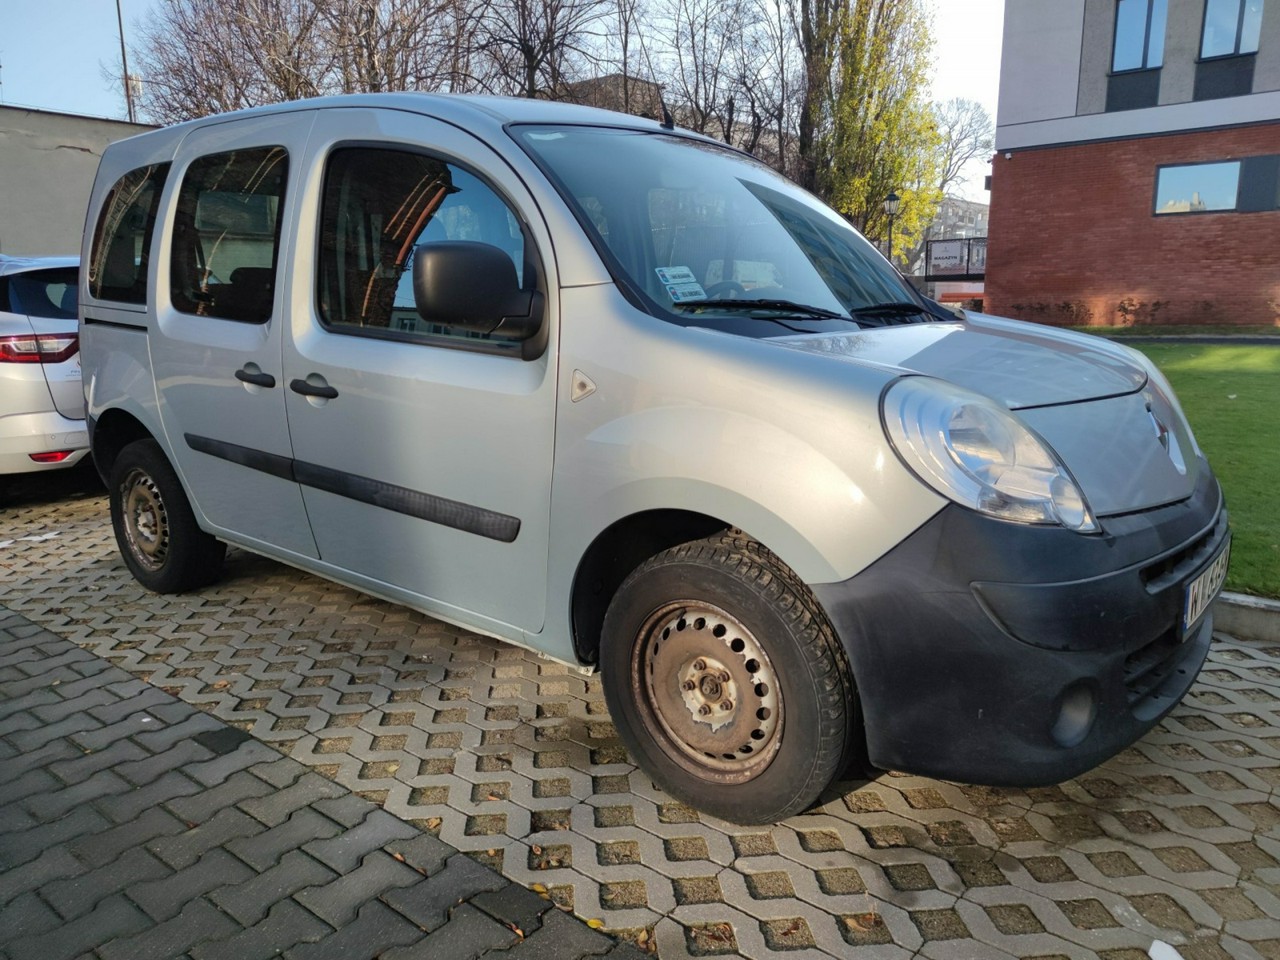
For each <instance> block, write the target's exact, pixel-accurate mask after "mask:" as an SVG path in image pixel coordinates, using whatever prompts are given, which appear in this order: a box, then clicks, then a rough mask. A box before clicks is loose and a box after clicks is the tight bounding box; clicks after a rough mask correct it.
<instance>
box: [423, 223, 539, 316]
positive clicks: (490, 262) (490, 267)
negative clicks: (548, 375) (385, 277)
mask: <svg viewBox="0 0 1280 960" xmlns="http://www.w3.org/2000/svg"><path fill="white" fill-rule="evenodd" d="M413 299H414V305H415V306H416V307H417V309H418V316H420V317H422V319H423V320H425V321H427V322H428V323H438V324H443V325H445V326H450V327H457V328H458V329H460V330H470V331H475V332H476V333H500V334H504V335H506V336H510V337H514V338H515V339H518V340H527V339H529V338H530V337H532V336H533V335H534V334H536V333H537V332H538V330H539V328H541V326H542V295H541V294H540V293H538V292H537V291H536V290H521V289H520V283H519V281H518V280H517V279H516V268H515V264H513V263H512V262H511V258H510V257H509V256H507V254H506V253H504V252H503V251H502V250H499V249H498V248H497V247H494V246H491V245H490V244H487V243H472V242H470V241H464V240H449V241H444V242H440V243H426V244H423V245H422V246H420V247H418V249H417V250H416V251H415V252H414V255H413Z"/></svg>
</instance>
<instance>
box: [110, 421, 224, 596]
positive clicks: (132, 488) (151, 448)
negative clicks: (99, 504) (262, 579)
mask: <svg viewBox="0 0 1280 960" xmlns="http://www.w3.org/2000/svg"><path fill="white" fill-rule="evenodd" d="M109 496H110V501H111V525H112V527H113V528H114V529H115V534H116V544H117V545H118V546H119V548H120V555H121V556H122V557H123V558H124V562H125V566H127V567H128V568H129V572H130V573H132V574H133V576H134V579H136V580H137V581H138V582H139V583H140V584H142V585H143V586H144V587H146V588H147V589H148V590H153V591H155V592H156V593H182V592H183V591H185V590H191V589H194V588H195V587H201V586H204V585H205V584H207V583H212V582H213V581H214V580H215V579H217V576H218V573H219V571H220V570H221V568H222V559H223V557H224V555H225V554H226V550H227V548H226V545H225V544H224V543H222V542H221V541H219V540H216V539H215V538H213V537H212V536H210V535H209V534H207V533H205V532H204V531H203V530H201V529H200V527H199V525H198V524H197V523H196V519H195V515H194V514H193V513H192V511H191V504H190V503H189V502H188V501H187V495H186V492H185V491H184V490H183V489H182V484H181V483H180V482H179V480H178V475H177V474H176V473H174V471H173V467H172V466H170V465H169V461H168V460H167V459H166V458H165V455H164V451H163V450H161V449H160V445H159V444H158V443H156V442H155V441H154V440H137V441H135V442H133V443H131V444H129V445H128V446H126V447H125V448H124V449H123V450H121V451H120V454H119V456H117V457H116V461H115V463H114V464H113V465H112V467H111V487H110V493H109Z"/></svg>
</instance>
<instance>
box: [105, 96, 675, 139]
mask: <svg viewBox="0 0 1280 960" xmlns="http://www.w3.org/2000/svg"><path fill="white" fill-rule="evenodd" d="M352 107H380V108H382V109H389V110H404V111H408V112H410V113H421V114H423V115H425V116H430V117H435V118H437V119H440V120H445V121H449V122H453V123H456V124H458V125H459V126H462V127H465V128H467V129H470V130H476V128H478V127H485V126H492V127H501V126H503V125H504V124H507V123H572V124H592V125H600V126H610V127H630V128H633V129H637V130H656V129H659V121H658V120H654V119H648V118H645V117H636V116H632V115H630V114H625V113H616V112H614V111H612V110H602V109H600V108H598V107H587V106H581V105H579V104H574V103H561V102H558V101H554V100H531V99H527V98H523V97H495V96H485V95H479V94H462V93H418V92H403V93H353V94H344V95H341V96H332V97H313V98H311V99H308V100H291V101H288V102H285V103H272V104H267V105H265V106H261V107H252V108H250V109H247V110H237V111H234V112H232V113H221V114H211V115H209V116H207V117H199V118H197V119H195V120H187V121H185V122H183V123H178V124H174V125H172V126H168V127H161V128H160V129H158V130H153V131H150V132H147V133H142V134H139V135H138V136H136V137H130V138H129V141H130V142H142V141H146V142H150V143H155V142H157V141H168V140H172V139H174V138H177V139H181V138H182V137H183V136H185V135H186V133H187V132H188V131H190V130H191V129H194V128H196V127H199V126H204V125H207V124H212V123H225V122H227V121H231V120H238V119H241V118H249V117H258V116H270V115H272V114H281V113H294V112H297V111H299V110H327V109H336V108H348V109H350V108H352ZM681 132H682V133H685V134H689V135H692V136H698V134H694V133H692V132H691V131H687V130H684V131H681Z"/></svg>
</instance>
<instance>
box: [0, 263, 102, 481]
mask: <svg viewBox="0 0 1280 960" xmlns="http://www.w3.org/2000/svg"><path fill="white" fill-rule="evenodd" d="M79 273H80V260H79V258H78V257H32V258H26V257H6V256H0V475H7V474H15V473H34V472H37V471H42V470H59V469H62V468H65V467H70V466H73V465H74V464H76V463H78V462H79V461H80V460H81V459H82V458H83V457H84V455H85V454H87V453H88V452H89V434H88V432H87V431H86V430H85V422H84V391H83V389H82V388H81V385H80V336H79V333H78V331H77V326H76V324H77V321H76V299H77V293H78V290H79V287H78V278H79Z"/></svg>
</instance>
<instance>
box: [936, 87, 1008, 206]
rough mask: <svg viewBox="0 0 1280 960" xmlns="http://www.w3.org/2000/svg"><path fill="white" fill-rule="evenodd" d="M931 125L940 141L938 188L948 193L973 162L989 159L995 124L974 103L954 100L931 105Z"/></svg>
mask: <svg viewBox="0 0 1280 960" xmlns="http://www.w3.org/2000/svg"><path fill="white" fill-rule="evenodd" d="M933 117H934V124H935V126H936V127H937V130H938V135H939V137H940V138H941V144H940V146H939V150H940V158H941V159H940V166H941V175H940V177H939V180H938V189H939V190H941V191H942V192H943V193H944V194H948V195H949V194H950V192H951V188H952V187H953V186H955V184H956V183H957V182H959V180H960V178H961V176H962V175H963V174H964V169H965V167H967V166H968V165H969V164H970V163H971V162H972V161H974V160H977V159H979V158H984V159H985V158H989V157H990V155H991V150H992V147H993V145H994V144H995V124H994V123H993V122H992V120H991V114H989V113H987V108H986V107H984V106H983V105H982V104H980V103H979V102H978V101H977V100H966V99H965V98H963V97H954V98H952V99H951V100H948V101H947V102H946V103H942V104H936V103H935V104H934V105H933Z"/></svg>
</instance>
